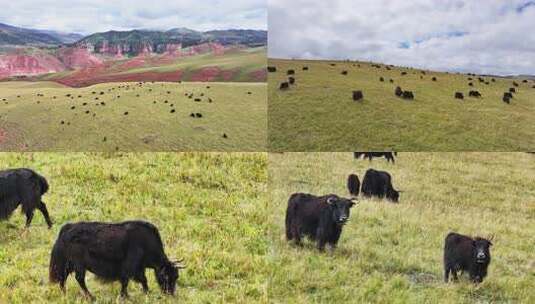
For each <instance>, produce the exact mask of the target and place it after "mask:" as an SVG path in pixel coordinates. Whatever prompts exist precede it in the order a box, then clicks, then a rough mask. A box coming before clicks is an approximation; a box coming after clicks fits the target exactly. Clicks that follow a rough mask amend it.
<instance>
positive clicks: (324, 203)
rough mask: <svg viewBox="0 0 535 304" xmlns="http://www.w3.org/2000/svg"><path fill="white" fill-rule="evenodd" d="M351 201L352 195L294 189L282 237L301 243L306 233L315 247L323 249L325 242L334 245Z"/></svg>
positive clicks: (334, 246)
mask: <svg viewBox="0 0 535 304" xmlns="http://www.w3.org/2000/svg"><path fill="white" fill-rule="evenodd" d="M354 205H355V202H354V201H353V200H352V199H347V198H342V197H339V196H337V195H335V194H328V195H324V196H316V195H312V194H307V193H294V194H292V195H291V196H290V199H289V200H288V208H287V210H286V239H287V240H288V241H291V240H295V242H296V244H297V245H299V246H301V245H302V243H301V239H302V237H303V236H308V237H309V238H310V239H311V240H312V241H315V242H316V246H317V248H318V250H319V251H324V250H325V245H326V244H329V245H330V247H331V248H332V249H335V248H336V245H337V244H338V240H339V239H340V235H341V234H342V228H343V227H344V225H345V224H346V223H347V221H348V220H349V213H350V209H351V207H353V206H354Z"/></svg>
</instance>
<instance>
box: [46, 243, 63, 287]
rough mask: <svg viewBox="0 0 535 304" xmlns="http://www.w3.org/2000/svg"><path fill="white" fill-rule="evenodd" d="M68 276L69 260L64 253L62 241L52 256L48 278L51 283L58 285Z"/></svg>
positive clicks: (55, 245)
mask: <svg viewBox="0 0 535 304" xmlns="http://www.w3.org/2000/svg"><path fill="white" fill-rule="evenodd" d="M66 274H67V259H66V257H65V254H64V252H63V246H62V244H61V241H60V240H57V241H56V243H55V244H54V247H53V248H52V254H51V255H50V266H49V268H48V278H49V280H50V283H58V282H61V281H64V280H65V275H66Z"/></svg>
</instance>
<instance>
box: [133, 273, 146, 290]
mask: <svg viewBox="0 0 535 304" xmlns="http://www.w3.org/2000/svg"><path fill="white" fill-rule="evenodd" d="M134 280H136V281H137V282H139V283H141V287H143V292H145V293H148V292H149V285H147V277H146V276H145V271H140V272H138V273H137V274H136V276H135V277H134Z"/></svg>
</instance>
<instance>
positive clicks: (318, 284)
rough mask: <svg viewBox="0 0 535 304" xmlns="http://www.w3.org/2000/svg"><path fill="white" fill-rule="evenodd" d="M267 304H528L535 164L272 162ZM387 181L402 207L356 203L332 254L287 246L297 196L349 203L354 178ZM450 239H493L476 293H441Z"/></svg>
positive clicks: (534, 275) (328, 158) (339, 157)
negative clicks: (372, 172) (386, 177)
mask: <svg viewBox="0 0 535 304" xmlns="http://www.w3.org/2000/svg"><path fill="white" fill-rule="evenodd" d="M268 167H269V192H270V202H271V205H272V206H271V214H272V215H271V216H270V220H269V221H270V223H271V224H270V228H269V231H270V235H271V239H272V240H273V245H272V249H271V251H270V256H269V259H270V264H271V265H272V266H271V269H272V271H271V275H270V283H269V296H270V299H272V302H274V303H452V304H453V303H455V304H457V303H534V302H535V293H533V286H535V256H534V254H533V248H535V239H534V238H533V235H534V233H535V173H534V172H535V155H532V154H527V153H398V158H397V160H396V163H395V164H389V163H387V162H386V161H385V160H384V159H374V160H373V161H372V162H369V161H368V160H355V159H353V155H352V153H284V154H276V153H274V154H270V155H269V162H268ZM368 168H375V169H379V170H386V171H388V172H390V173H391V174H392V178H393V185H394V187H395V188H396V189H398V190H403V191H404V192H403V193H401V194H400V203H399V204H392V203H388V202H386V201H381V200H376V199H362V198H360V202H359V204H358V205H357V206H355V207H353V208H352V211H351V217H350V221H349V223H348V224H347V225H346V226H345V228H344V231H343V233H342V236H341V239H340V242H339V243H338V248H337V249H336V250H334V251H326V252H325V253H319V252H318V251H317V250H316V249H315V246H314V244H313V243H311V242H310V241H307V242H305V246H304V247H303V248H299V247H296V246H295V245H293V244H290V243H288V242H287V241H286V239H285V235H284V215H285V211H286V205H287V200H288V198H289V196H290V195H291V194H292V193H294V192H308V193H313V194H317V195H323V194H328V193H335V194H338V195H341V196H348V195H349V194H348V190H347V188H346V178H347V176H348V174H350V173H356V174H358V175H359V177H360V179H361V181H362V178H363V176H364V173H365V171H366V170H367V169H368ZM450 231H456V232H459V233H462V234H467V235H480V236H483V237H485V236H489V235H492V234H494V235H495V238H494V242H493V243H494V246H493V247H492V248H491V255H492V262H491V264H490V266H489V275H488V277H487V278H486V279H485V281H484V282H483V283H482V284H479V285H474V284H473V283H471V282H469V280H468V278H467V276H466V274H465V276H464V277H462V278H461V279H460V282H459V283H448V284H446V283H444V281H443V266H442V255H443V246H444V238H445V236H446V235H447V233H448V232H450Z"/></svg>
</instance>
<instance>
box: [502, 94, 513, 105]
mask: <svg viewBox="0 0 535 304" xmlns="http://www.w3.org/2000/svg"><path fill="white" fill-rule="evenodd" d="M502 100H503V102H505V103H506V104H510V103H511V98H510V97H509V96H507V95H504V96H503V99H502Z"/></svg>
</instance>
